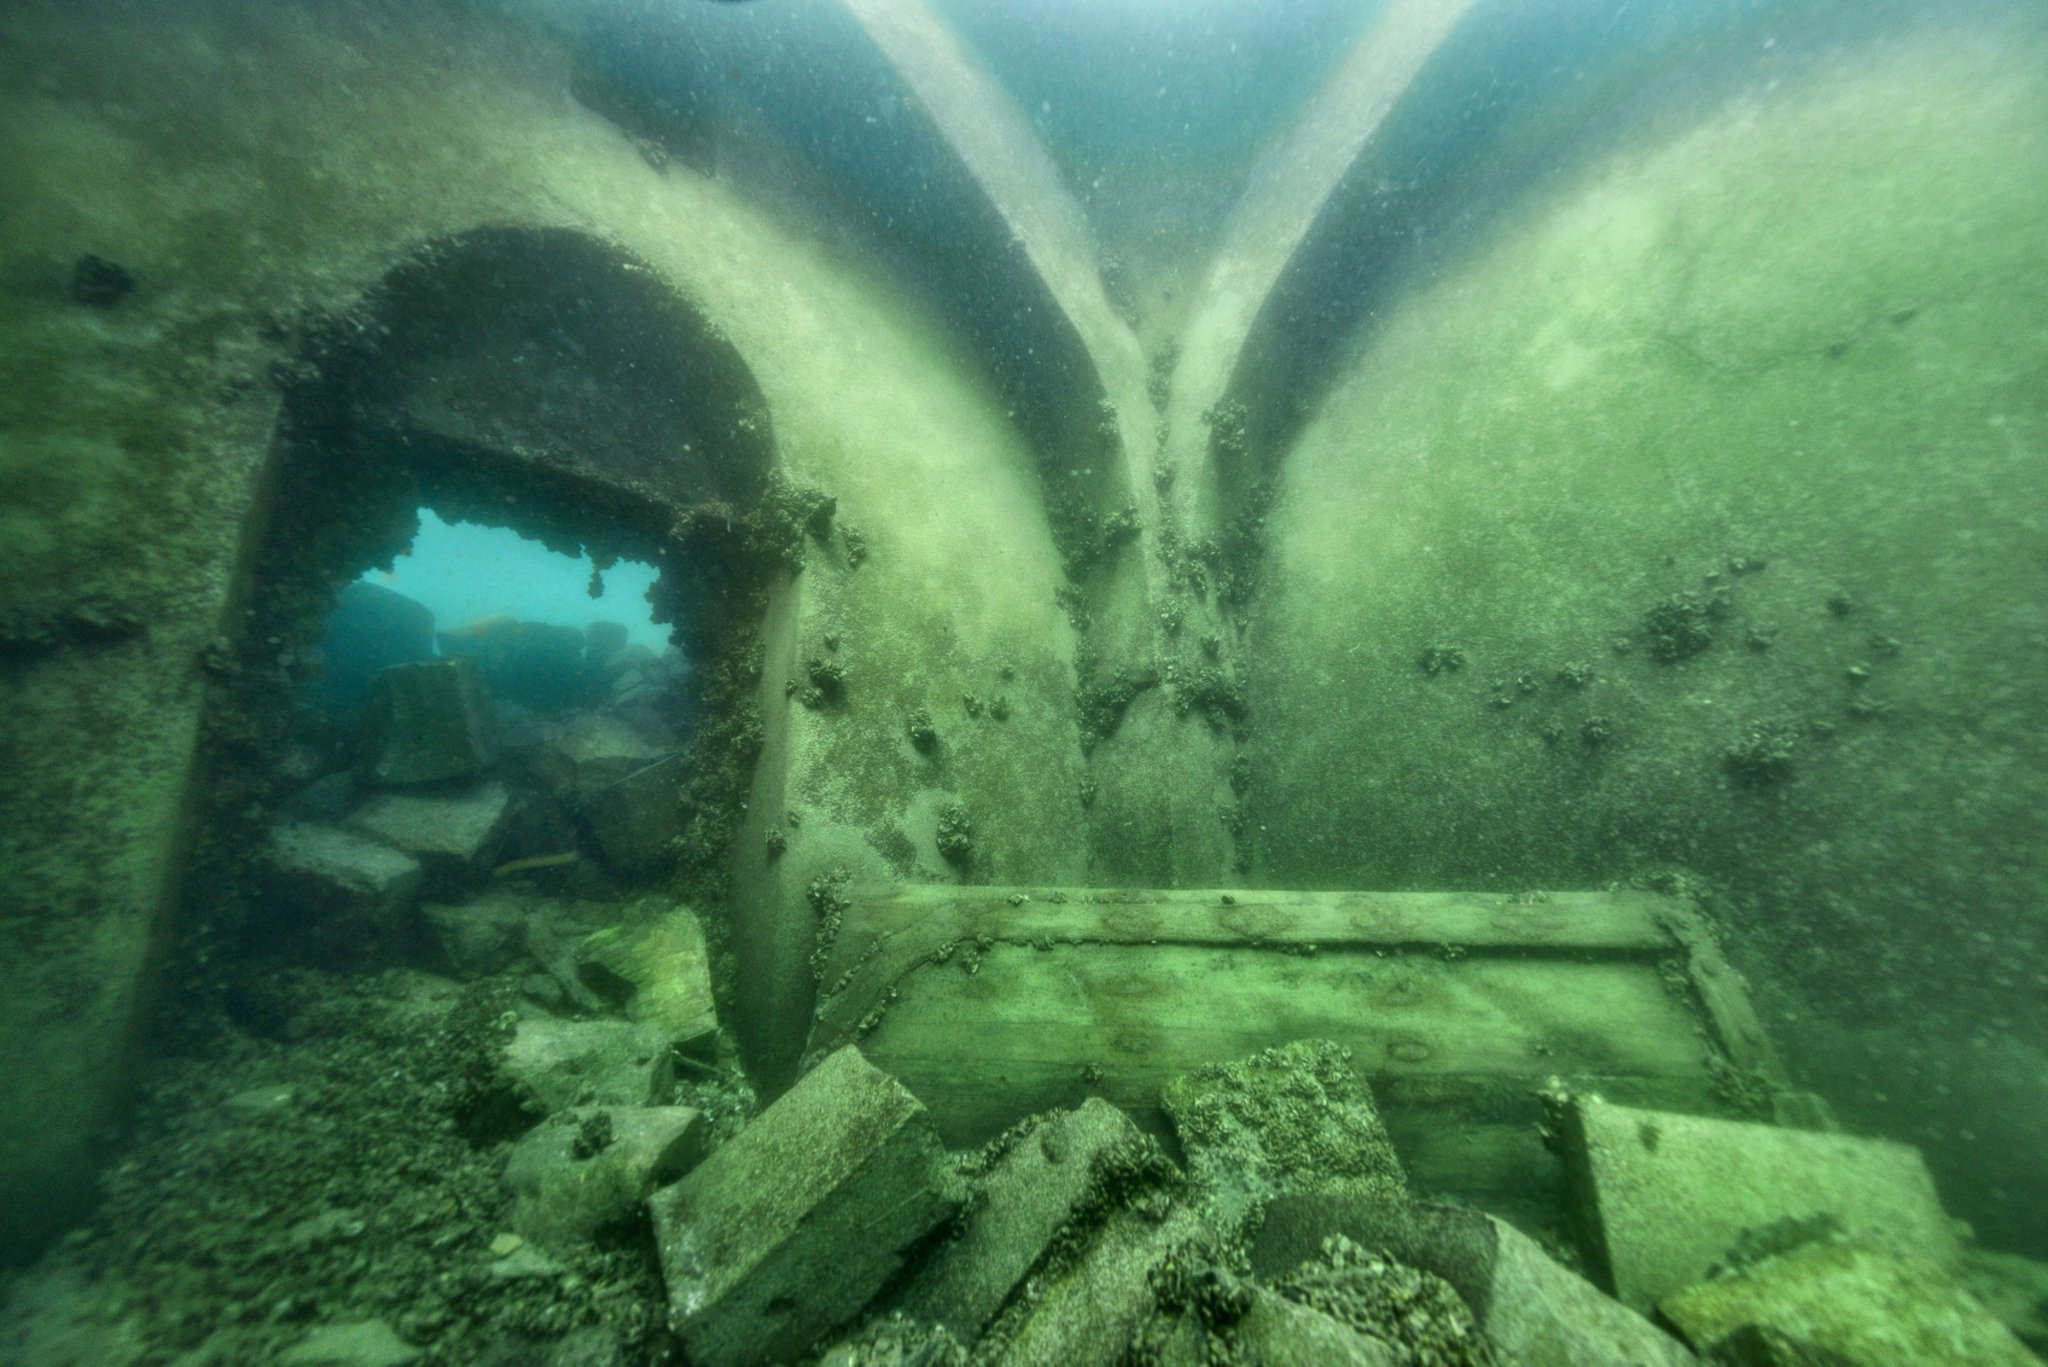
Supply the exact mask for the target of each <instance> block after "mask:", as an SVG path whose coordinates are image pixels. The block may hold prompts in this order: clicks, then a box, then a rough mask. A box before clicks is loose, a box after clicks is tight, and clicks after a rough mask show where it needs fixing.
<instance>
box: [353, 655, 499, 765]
mask: <svg viewBox="0 0 2048 1367" xmlns="http://www.w3.org/2000/svg"><path fill="white" fill-rule="evenodd" d="M492 753H493V751H492V744H491V709H490V698H489V695H488V694H487V693H486V692H485V689H484V683H483V677H482V676H481V675H480V674H478V673H477V671H476V668H475V666H473V665H471V664H470V663H469V662H468V661H467V660H429V661H422V662H420V663H417V664H404V665H393V666H392V667H391V668H389V669H386V670H383V671H381V672H379V673H378V674H377V676H376V677H375V678H373V679H371V680H370V689H369V697H368V700H367V701H366V702H365V703H364V705H363V766H362V767H363V774H364V776H365V777H366V778H367V779H368V780H369V781H370V782H372V783H376V784H381V785H385V786H389V787H399V788H403V787H409V786H411V785H414V784H419V783H441V782H445V781H447V780H450V779H460V778H474V777H475V776H476V775H478V774H480V773H482V772H483V770H484V767H485V766H486V765H488V764H489V763H490V762H491V758H492Z"/></svg>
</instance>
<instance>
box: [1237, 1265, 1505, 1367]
mask: <svg viewBox="0 0 2048 1367" xmlns="http://www.w3.org/2000/svg"><path fill="white" fill-rule="evenodd" d="M1273 1289H1274V1290H1276V1291H1278V1292H1280V1294H1281V1295H1283V1296H1285V1297H1286V1298H1287V1299H1289V1300H1291V1301H1296V1302H1299V1303H1300V1304H1303V1305H1307V1306H1310V1307H1312V1308H1314V1309H1316V1310H1320V1311H1322V1312H1323V1313H1324V1314H1326V1315H1328V1316H1330V1317H1331V1318H1332V1319H1335V1320H1336V1321H1338V1322H1339V1323H1341V1324H1343V1325H1344V1326H1345V1327H1346V1328H1349V1329H1351V1330H1354V1331H1355V1332H1357V1333H1360V1334H1363V1335H1365V1336H1366V1337H1368V1338H1376V1339H1379V1340H1382V1341H1383V1342H1385V1343H1387V1344H1389V1345H1391V1346H1392V1347H1393V1348H1394V1349H1395V1351H1396V1355H1397V1360H1398V1361H1400V1362H1403V1363H1411V1362H1414V1363H1423V1362H1427V1363H1446V1364H1449V1363H1459V1364H1466V1365H1467V1367H1498V1364H1499V1363H1500V1361H1501V1359H1500V1355H1499V1354H1498V1353H1496V1352H1495V1351H1494V1349H1493V1346H1492V1344H1490V1343H1489V1342H1488V1341H1487V1339H1486V1335H1485V1333H1484V1331H1482V1330H1481V1329H1480V1327H1479V1324H1478V1321H1477V1319H1476V1318H1475V1317H1474V1316H1473V1314H1472V1311H1471V1308H1470V1307H1469V1306H1467V1305H1466V1304H1465V1302H1464V1300H1463V1299H1462V1298H1461V1297H1460V1296H1459V1295H1458V1293H1457V1291H1456V1290H1455V1289H1453V1288H1452V1286H1451V1285H1450V1283H1448V1282H1446V1281H1444V1280H1443V1279H1442V1278H1441V1277H1438V1276H1435V1275H1434V1274H1432V1273H1429V1272H1425V1271H1423V1270H1422V1269H1420V1268H1415V1267H1410V1266H1408V1265H1407V1264H1406V1263H1403V1262H1400V1261H1399V1260H1397V1259H1393V1258H1389V1257H1387V1256H1386V1254H1385V1253H1384V1252H1382V1251H1380V1250H1377V1249H1365V1248H1360V1247H1359V1246H1358V1245H1357V1244H1355V1243H1353V1242H1352V1241H1351V1240H1350V1239H1348V1238H1345V1237H1344V1236H1342V1235H1339V1236H1337V1237H1336V1238H1333V1239H1330V1240H1329V1241H1327V1242H1326V1243H1325V1244H1324V1245H1323V1250H1322V1252H1321V1253H1320V1254H1319V1255H1318V1256H1317V1257H1316V1258H1315V1259H1313V1260H1312V1261H1309V1262H1306V1263H1303V1264H1302V1265H1301V1266H1299V1267H1297V1268H1296V1269H1295V1270H1294V1271H1292V1272H1290V1273H1288V1274H1287V1276H1286V1277H1284V1278H1282V1279H1281V1280H1280V1281H1279V1282H1278V1283H1276V1284H1275V1285H1274V1287H1273Z"/></svg>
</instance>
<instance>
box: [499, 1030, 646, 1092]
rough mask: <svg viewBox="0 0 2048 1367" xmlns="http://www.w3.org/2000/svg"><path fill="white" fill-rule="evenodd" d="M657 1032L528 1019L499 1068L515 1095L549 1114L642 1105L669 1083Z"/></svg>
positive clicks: (507, 1048)
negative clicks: (587, 1107)
mask: <svg viewBox="0 0 2048 1367" xmlns="http://www.w3.org/2000/svg"><path fill="white" fill-rule="evenodd" d="M670 1066H671V1065H670V1063H669V1060H668V1041H667V1039H665V1038H664V1037H663V1036H662V1033H661V1031H660V1030H659V1029H658V1028H655V1027H653V1026H647V1025H636V1024H633V1023H632V1022H629V1021H619V1020H587V1021H586V1020H560V1019H557V1018H556V1017H553V1016H543V1015H538V1014H536V1015H530V1016H528V1017H526V1018H525V1019H523V1020H521V1021H520V1022H519V1024H518V1026H517V1028H515V1029H514V1031H513V1032H512V1040H511V1043H510V1044H508V1045H507V1046H506V1048H505V1056H504V1058H503V1059H502V1060H501V1061H500V1063H499V1069H500V1071H501V1073H502V1074H503V1076H504V1077H505V1080H506V1081H507V1082H508V1083H509V1084H511V1086H512V1087H513V1089H514V1091H515V1092H517V1093H518V1094H519V1096H520V1097H521V1098H522V1099H523V1100H525V1101H527V1102H529V1103H530V1104H532V1105H535V1106H537V1107H539V1108H540V1109H541V1110H543V1111H546V1112H549V1113H553V1112H555V1111H559V1110H563V1109H564V1108H566V1107H570V1106H584V1105H599V1106H645V1105H647V1104H649V1102H651V1101H653V1100H655V1099H656V1094H657V1093H665V1092H666V1091H667V1089H668V1086H669V1085H670V1084H672V1083H673V1075H672V1073H671V1072H670Z"/></svg>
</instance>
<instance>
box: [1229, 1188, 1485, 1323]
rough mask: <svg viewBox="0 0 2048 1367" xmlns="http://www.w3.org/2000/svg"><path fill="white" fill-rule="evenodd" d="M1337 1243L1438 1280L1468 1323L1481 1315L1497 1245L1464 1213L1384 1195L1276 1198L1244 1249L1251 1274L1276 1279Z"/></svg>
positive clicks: (1476, 1218)
mask: <svg viewBox="0 0 2048 1367" xmlns="http://www.w3.org/2000/svg"><path fill="white" fill-rule="evenodd" d="M1339 1235H1341V1236H1343V1237H1344V1238H1347V1239H1349V1240H1351V1242H1353V1243H1355V1244H1357V1245H1359V1246H1360V1247H1362V1248H1377V1249H1384V1250H1385V1251H1386V1253H1387V1255H1388V1256H1389V1257H1391V1258H1395V1259H1397V1260H1399V1261H1400V1262H1403V1263H1406V1264H1408V1265H1409V1266H1410V1267H1417V1268H1421V1269H1422V1270H1423V1271H1425V1272H1429V1273H1433V1274H1435V1275H1436V1276H1439V1277H1441V1278H1443V1279H1444V1280H1445V1281H1446V1282H1449V1283H1450V1284H1451V1286H1452V1288H1453V1289H1454V1290H1456V1291H1457V1293H1458V1295H1459V1296H1460V1297H1461V1298H1463V1300H1464V1302H1465V1304H1467V1305H1468V1306H1470V1307H1471V1308H1472V1312H1473V1313H1474V1314H1475V1315H1479V1316H1482V1317H1483V1316H1484V1315H1485V1314H1486V1310H1487V1303H1488V1300H1489V1298H1490V1297H1491V1295H1492V1293H1493V1281H1494V1267H1495V1263H1496V1261H1497V1260H1498V1258H1499V1253H1500V1240H1499V1236H1498V1234H1497V1232H1496V1227H1495V1225H1494V1224H1493V1222H1492V1221H1490V1220H1489V1219H1487V1217H1486V1216H1485V1214H1483V1213H1482V1212H1480V1211H1477V1210H1472V1209H1470V1208H1468V1207H1464V1206H1446V1205H1439V1204H1437V1203H1435V1202H1432V1201H1410V1200H1407V1199H1405V1198H1402V1197H1388V1196H1385V1195H1348V1194H1342V1193H1327V1192H1325V1193H1317V1194H1314V1195H1302V1194H1283V1195H1280V1196H1275V1197H1274V1198H1273V1199H1272V1200H1271V1201H1269V1202H1267V1204H1266V1209H1265V1218H1264V1220H1263V1222H1262V1223H1261V1224H1260V1226H1259V1229H1258V1231H1257V1233H1256V1235H1255V1236H1254V1237H1253V1238H1252V1240H1251V1241H1250V1245H1251V1246H1250V1256H1251V1267H1252V1271H1253V1272H1255V1273H1256V1274H1258V1275H1259V1276H1261V1277H1265V1278H1269V1279H1275V1278H1279V1277H1283V1276H1285V1275H1286V1274H1287V1273H1289V1272H1292V1271H1293V1270H1294V1269H1295V1268H1297V1267H1299V1266H1300V1265H1301V1264H1302V1263H1305V1262H1309V1261H1311V1260H1312V1259H1315V1258H1317V1257H1320V1256H1321V1254H1322V1249H1323V1244H1324V1242H1325V1241H1326V1240H1329V1239H1332V1238H1335V1237H1337V1236H1339Z"/></svg>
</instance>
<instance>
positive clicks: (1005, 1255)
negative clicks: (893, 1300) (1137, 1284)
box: [902, 1097, 1140, 1342]
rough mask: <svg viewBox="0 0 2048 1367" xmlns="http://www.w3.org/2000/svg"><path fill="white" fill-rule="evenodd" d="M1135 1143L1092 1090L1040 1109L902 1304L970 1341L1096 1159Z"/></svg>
mask: <svg viewBox="0 0 2048 1367" xmlns="http://www.w3.org/2000/svg"><path fill="white" fill-rule="evenodd" d="M1139 1142H1140V1131H1139V1129H1138V1127H1137V1125H1136V1124H1135V1123H1134V1122H1133V1121H1132V1120H1131V1118H1130V1117H1129V1116H1127V1115H1125V1114H1124V1113H1123V1112H1122V1111H1119V1110H1118V1109H1117V1108H1116V1107H1114V1106H1112V1105H1110V1104H1109V1103H1108V1102H1106V1101H1104V1100H1102V1099H1101V1098H1099V1097H1090V1098H1089V1099H1088V1100H1087V1101H1084V1102H1083V1103H1081V1105H1080V1106H1079V1107H1077V1108H1075V1109H1074V1110H1071V1111H1057V1112H1054V1113H1053V1114H1051V1115H1047V1116H1043V1117H1041V1118H1040V1119H1039V1120H1038V1121H1037V1123H1036V1124H1034V1125H1033V1126H1032V1127H1031V1128H1030V1129H1029V1130H1027V1131H1025V1132H1024V1133H1023V1134H1022V1135H1021V1136H1019V1137H1018V1139H1017V1140H1016V1142H1015V1143H1013V1144H1012V1145H1011V1146H1010V1148H1009V1150H1008V1151H1007V1152H1006V1153H1004V1154H1003V1156H1002V1157H1001V1158H1000V1159H998V1160H997V1161H996V1163H995V1165H994V1166H993V1167H991V1168H990V1169H989V1172H988V1175H987V1176H986V1177H985V1178H983V1179H982V1182H981V1187H980V1190H979V1191H978V1192H977V1193H976V1195H975V1197H974V1198H973V1200H972V1202H971V1203H970V1205H969V1206H968V1209H967V1212H966V1214H965V1215H964V1217H963V1218H962V1220H961V1223H960V1230H959V1233H958V1234H957V1235H956V1236H955V1237H954V1238H953V1239H952V1240H951V1241H949V1242H948V1243H947V1244H945V1245H944V1246H943V1247H942V1248H940V1249H938V1250H937V1251H936V1252H935V1253H934V1254H933V1255H932V1258H931V1260H930V1261H929V1262H927V1263H926V1264H925V1266H924V1268H923V1269H922V1270H921V1271H920V1272H919V1274H918V1277H917V1280H916V1281H915V1282H914V1283H913V1284H912V1285H911V1287H910V1289H909V1291H908V1292H907V1293H906V1294H905V1296H904V1298H903V1302H902V1309H903V1311H904V1312H905V1313H906V1314H908V1315H911V1316H912V1317H914V1318H916V1319H920V1320H930V1321H935V1322H937V1323H940V1324H944V1325H945V1326H946V1327H947V1328H949V1329H951V1330H952V1331H953V1332H954V1333H956V1334H958V1335H959V1336H960V1338H961V1339H962V1340H964V1341H968V1342H971V1341H973V1339H974V1338H975V1336H976V1335H978V1334H980V1333H981V1331H982V1329H983V1328H985V1327H986V1326H987V1324H988V1322H989V1321H990V1320H991V1319H993V1318H994V1317H995V1313H996V1311H998V1310H999V1309H1001V1308H1002V1305H1003V1302H1004V1301H1006V1300H1007V1299H1009V1296H1010V1293H1011V1292H1012V1291H1013V1290H1015V1289H1016V1287H1017V1284H1018V1283H1019V1282H1021V1281H1023V1280H1024V1276H1025V1274H1026V1273H1028V1272H1030V1270H1031V1268H1032V1267H1033V1266H1034V1265H1035V1264H1036V1263H1037V1262H1038V1260H1039V1259H1040V1257H1042V1256H1043V1255H1044V1253H1045V1251H1046V1249H1047V1247H1049V1246H1050V1245H1051V1243H1052V1241H1053V1238H1054V1237H1055V1236H1056V1235H1058V1234H1059V1232H1060V1231H1061V1230H1062V1229H1064V1228H1066V1227H1067V1226H1068V1225H1069V1224H1070V1223H1071V1222H1072V1221H1073V1219H1074V1218H1075V1216H1077V1215H1078V1214H1080V1213H1081V1212H1082V1210H1083V1208H1084V1203H1085V1201H1086V1199H1087V1197H1088V1196H1089V1194H1090V1191H1091V1189H1092V1187H1093V1185H1094V1183H1095V1180H1096V1176H1097V1174H1098V1173H1099V1172H1100V1171H1101V1166H1102V1163H1103V1160H1104V1159H1105V1158H1106V1157H1108V1156H1109V1155H1110V1154H1112V1153H1113V1152H1115V1151H1116V1150H1117V1149H1118V1148H1119V1147H1120V1146H1125V1145H1133V1144H1137V1143H1139Z"/></svg>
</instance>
